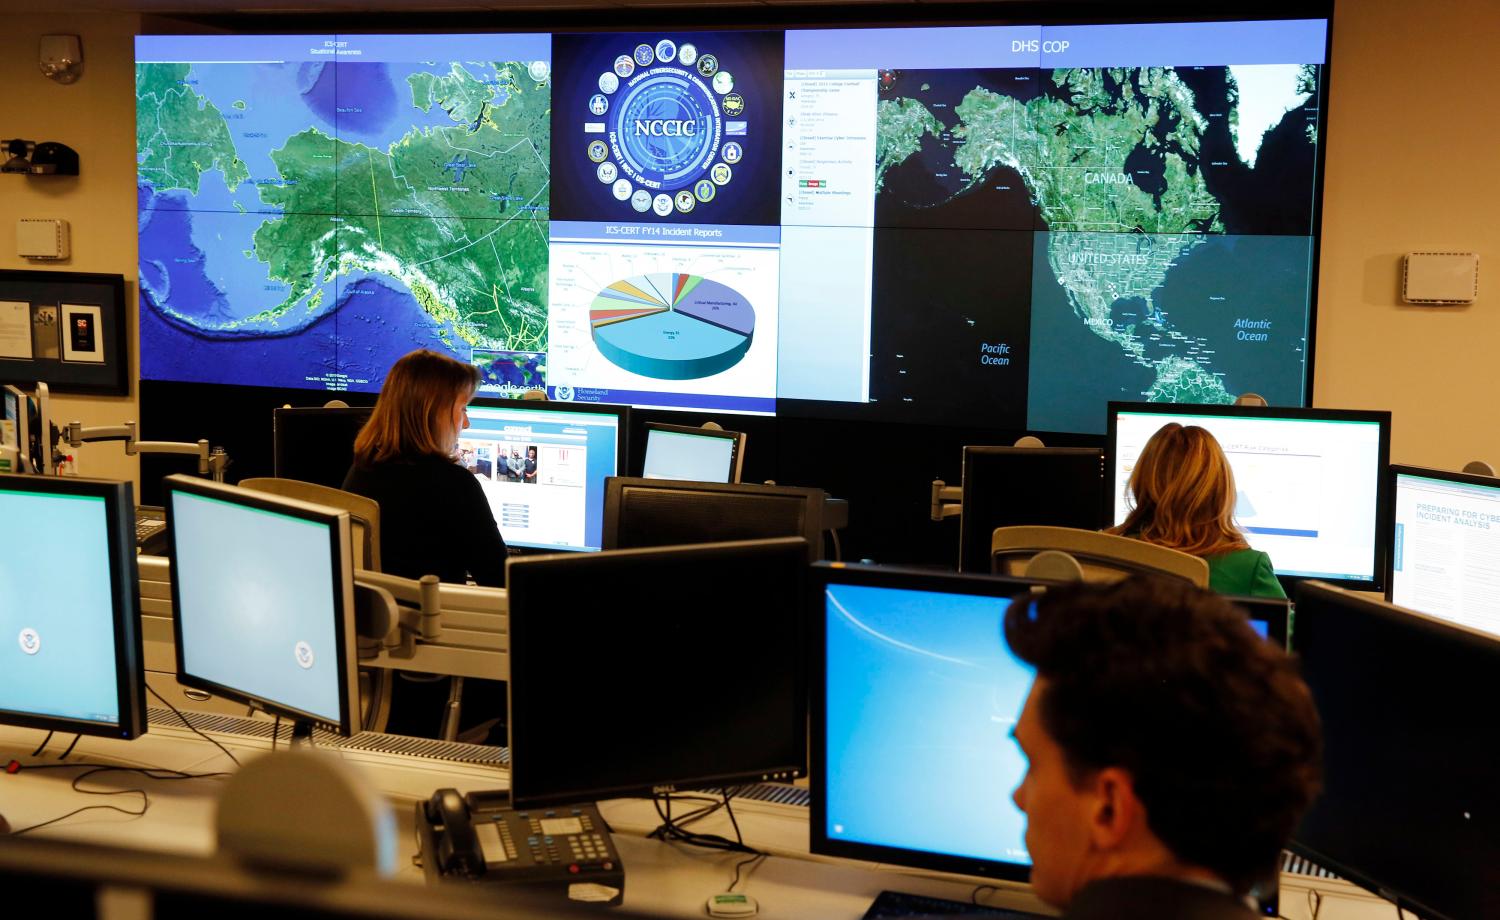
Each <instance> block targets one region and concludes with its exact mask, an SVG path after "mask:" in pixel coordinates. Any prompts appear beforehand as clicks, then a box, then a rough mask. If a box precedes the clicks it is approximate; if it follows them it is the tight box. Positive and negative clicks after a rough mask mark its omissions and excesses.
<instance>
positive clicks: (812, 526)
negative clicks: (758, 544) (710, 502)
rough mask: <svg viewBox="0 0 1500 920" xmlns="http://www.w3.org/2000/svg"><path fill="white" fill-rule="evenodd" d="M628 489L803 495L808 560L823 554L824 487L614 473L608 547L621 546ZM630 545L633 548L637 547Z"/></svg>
mask: <svg viewBox="0 0 1500 920" xmlns="http://www.w3.org/2000/svg"><path fill="white" fill-rule="evenodd" d="M626 489H651V490H655V491H663V492H706V493H710V494H712V493H720V494H724V493H729V494H736V495H765V496H769V497H774V498H800V499H802V500H803V501H804V502H806V503H807V513H806V514H805V515H803V518H802V533H801V534H799V535H798V536H799V537H800V538H801V539H802V540H804V541H805V542H806V543H807V561H808V562H817V561H818V560H819V559H821V558H822V554H823V504H824V502H825V501H827V498H828V495H827V493H826V492H824V491H823V490H822V489H809V488H804V487H802V486H766V485H757V484H755V483H749V482H690V481H688V480H684V479H645V478H642V477H640V476H611V477H609V478H608V479H606V480H604V533H603V535H602V536H601V542H602V543H603V544H604V548H605V549H606V550H614V549H620V548H621V547H620V507H621V496H622V495H623V494H624V492H625V490H626ZM766 539H776V538H766ZM695 545H702V544H695ZM629 548H632V549H633V548H636V547H629Z"/></svg>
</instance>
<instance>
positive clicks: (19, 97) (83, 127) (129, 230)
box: [0, 13, 139, 479]
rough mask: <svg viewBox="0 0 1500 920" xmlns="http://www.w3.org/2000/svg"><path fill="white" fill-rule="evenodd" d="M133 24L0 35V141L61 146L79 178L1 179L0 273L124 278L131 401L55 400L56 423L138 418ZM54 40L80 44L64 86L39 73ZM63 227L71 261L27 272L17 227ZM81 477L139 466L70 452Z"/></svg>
mask: <svg viewBox="0 0 1500 920" xmlns="http://www.w3.org/2000/svg"><path fill="white" fill-rule="evenodd" d="M137 21H138V17H136V16H134V15H120V14H104V13H91V14H78V15H56V16H51V15H41V14H22V15H7V16H6V17H5V18H4V20H3V26H0V87H4V88H5V91H4V94H3V97H0V137H5V138H11V137H24V138H26V139H28V140H33V141H60V142H62V143H64V144H67V145H68V146H69V147H72V148H73V149H74V150H76V151H78V157H79V162H80V166H79V175H78V176H77V178H63V177H56V178H48V177H37V178H32V177H29V176H19V175H3V176H0V268H22V269H25V268H34V269H53V270H57V271H75V272H110V273H115V274H121V275H124V276H125V300H126V312H127V313H128V315H129V320H128V322H129V330H128V337H129V342H130V379H131V381H132V385H131V394H130V396H128V397H113V398H103V397H88V398H85V397H79V396H59V397H57V398H55V399H54V400H53V412H52V415H53V420H54V421H55V422H59V423H64V424H65V423H67V422H69V421H81V422H83V423H84V424H85V425H119V424H121V423H123V422H125V421H127V420H129V419H134V418H137V416H138V409H137V407H136V394H135V389H136V387H135V385H134V380H135V379H136V376H137V367H138V363H137V360H136V358H137V349H136V323H135V319H136V314H135V310H136V290H135V281H136V259H135V253H136V240H135V227H136V223H135V81H134V78H133V77H132V74H133V73H134V66H133V63H132V62H133V61H134V55H135V47H134V42H133V36H134V35H135V32H136V24H137ZM51 32H70V33H74V34H77V35H80V36H82V38H83V58H84V70H83V76H82V77H81V78H80V79H79V81H78V82H77V83H74V84H73V85H71V86H63V85H61V84H59V83H54V82H53V81H51V80H49V79H47V78H46V77H44V76H42V73H41V71H40V70H38V69H37V42H38V39H39V38H40V37H41V36H42V35H45V34H48V33H51ZM23 217H48V218H50V217H60V218H62V219H64V220H66V221H67V222H68V223H69V225H70V226H71V228H72V235H73V257H72V258H71V259H69V260H68V261H66V262H51V263H35V262H27V261H26V260H24V259H21V258H20V257H18V256H17V255H16V221H17V220H19V219H21V218H23ZM75 453H76V455H77V458H78V471H79V473H81V474H82V475H85V476H104V477H109V478H114V479H134V478H135V477H136V476H138V475H139V463H137V462H136V460H135V458H127V457H126V456H125V451H124V450H123V448H122V447H121V445H119V444H118V443H106V444H93V445H84V446H83V447H81V448H79V449H78V451H76V452H75Z"/></svg>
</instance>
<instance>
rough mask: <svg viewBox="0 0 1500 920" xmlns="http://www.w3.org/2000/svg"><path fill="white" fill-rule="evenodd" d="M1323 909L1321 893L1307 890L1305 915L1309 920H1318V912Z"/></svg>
mask: <svg viewBox="0 0 1500 920" xmlns="http://www.w3.org/2000/svg"><path fill="white" fill-rule="evenodd" d="M1322 909H1323V892H1321V891H1319V890H1318V889H1316V888H1309V889H1307V914H1308V917H1309V918H1310V920H1318V911H1320V910H1322Z"/></svg>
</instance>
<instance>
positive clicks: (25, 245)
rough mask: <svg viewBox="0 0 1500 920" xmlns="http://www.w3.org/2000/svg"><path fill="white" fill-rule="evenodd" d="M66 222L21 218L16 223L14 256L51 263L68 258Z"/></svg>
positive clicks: (52, 219) (50, 219) (51, 219)
mask: <svg viewBox="0 0 1500 920" xmlns="http://www.w3.org/2000/svg"><path fill="white" fill-rule="evenodd" d="M69 248H70V247H69V245H68V222H67V221H65V220H57V219H54V218H33V217H23V218H21V219H20V220H18V221H16V255H18V256H20V257H21V258H23V259H35V260H37V261H43V262H52V261H56V260H58V259H66V258H67V257H68V250H69Z"/></svg>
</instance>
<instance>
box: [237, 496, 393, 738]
mask: <svg viewBox="0 0 1500 920" xmlns="http://www.w3.org/2000/svg"><path fill="white" fill-rule="evenodd" d="M239 485H240V488H242V489H250V490H251V491H254V492H265V493H268V494H270V495H280V496H282V497H284V498H295V499H297V500H298V501H304V502H311V503H313V504H315V505H327V506H328V507H330V508H338V509H339V510H340V511H347V512H349V536H350V538H351V541H352V542H353V544H354V568H355V569H364V570H366V571H370V572H378V571H380V503H379V502H377V501H375V499H373V498H366V497H365V496H363V495H355V494H354V493H353V492H345V491H344V490H343V489H335V488H332V487H330V486H323V485H318V484H317V483H315V482H303V481H302V480H300V479H277V478H276V477H274V476H255V477H251V478H250V479H241V480H240V483H239ZM359 642H360V645H361V647H362V649H363V650H364V651H367V652H368V651H373V649H372V648H371V647H370V646H371V640H368V639H365V638H360V640H359ZM359 691H360V692H359V698H360V727H361V728H363V729H364V730H365V731H377V732H378V731H384V730H385V725H386V720H387V719H388V718H389V717H390V712H391V672H390V671H389V670H387V669H385V668H360V669H359Z"/></svg>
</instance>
